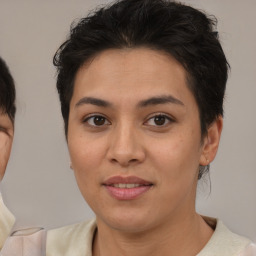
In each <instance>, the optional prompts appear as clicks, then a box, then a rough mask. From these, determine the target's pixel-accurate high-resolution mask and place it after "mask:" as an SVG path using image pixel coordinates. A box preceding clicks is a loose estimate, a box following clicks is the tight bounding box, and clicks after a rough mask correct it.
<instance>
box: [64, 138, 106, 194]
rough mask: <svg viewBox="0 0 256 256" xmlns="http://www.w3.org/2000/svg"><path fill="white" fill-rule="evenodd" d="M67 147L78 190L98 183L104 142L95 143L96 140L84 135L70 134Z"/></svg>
mask: <svg viewBox="0 0 256 256" xmlns="http://www.w3.org/2000/svg"><path fill="white" fill-rule="evenodd" d="M68 148H69V153H70V159H71V162H72V167H73V170H74V174H75V177H76V180H77V183H78V186H79V188H80V190H81V191H84V190H86V189H87V188H89V187H91V186H92V185H93V184H98V183H99V181H98V180H97V177H98V175H97V173H98V172H99V169H100V165H101V163H102V161H103V158H104V154H105V146H104V143H103V142H102V143H97V140H94V139H89V138H87V137H85V136H77V137H74V136H70V137H69V142H68ZM88 190H90V189H88ZM82 193H83V192H82ZM83 194H84V193H83Z"/></svg>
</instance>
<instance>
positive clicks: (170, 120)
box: [144, 112, 175, 127]
mask: <svg viewBox="0 0 256 256" xmlns="http://www.w3.org/2000/svg"><path fill="white" fill-rule="evenodd" d="M157 116H163V117H165V118H166V119H167V120H168V121H169V122H170V123H173V122H175V118H174V117H173V116H171V115H170V114H166V113H164V112H157V113H153V114H150V115H149V116H148V117H147V118H146V121H145V122H144V124H146V123H147V122H148V121H149V120H151V119H152V118H155V117H157ZM155 126H157V125H155ZM164 126H166V125H163V126H162V127H164ZM159 127H161V126H159Z"/></svg>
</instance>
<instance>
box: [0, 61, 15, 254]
mask: <svg viewBox="0 0 256 256" xmlns="http://www.w3.org/2000/svg"><path fill="white" fill-rule="evenodd" d="M15 112H16V107H15V86H14V81H13V78H12V76H11V74H10V72H9V69H8V67H7V65H6V63H5V62H4V60H3V59H1V58H0V182H1V180H2V179H3V177H4V174H5V170H6V166H7V163H8V160H9V157H10V153H11V147H12V141H13V135H14V117H15ZM0 185H1V183H0ZM0 192H1V191H0ZM14 222H15V218H14V216H13V215H12V214H11V212H10V211H9V210H8V209H7V208H6V206H5V205H4V202H3V199H2V195H1V194H0V250H1V249H2V247H3V245H4V242H5V240H6V239H7V237H8V236H9V234H10V232H11V230H12V227H13V225H14Z"/></svg>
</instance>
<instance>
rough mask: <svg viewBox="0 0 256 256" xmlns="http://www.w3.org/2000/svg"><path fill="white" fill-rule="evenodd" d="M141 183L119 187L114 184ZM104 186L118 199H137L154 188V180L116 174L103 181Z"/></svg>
mask: <svg viewBox="0 0 256 256" xmlns="http://www.w3.org/2000/svg"><path fill="white" fill-rule="evenodd" d="M120 183H121V184H139V185H140V186H139V187H133V188H118V187H114V184H120ZM103 185H104V187H105V188H106V189H107V191H108V193H109V194H110V195H111V196H112V197H114V198H115V199H118V200H132V199H135V198H137V197H139V196H141V195H142V194H144V193H145V192H147V191H148V190H149V189H150V188H152V185H153V184H152V182H149V181H146V180H144V179H141V178H138V177H136V176H129V177H122V176H114V177H111V178H109V179H107V180H106V181H105V182H103Z"/></svg>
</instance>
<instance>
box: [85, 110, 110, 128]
mask: <svg viewBox="0 0 256 256" xmlns="http://www.w3.org/2000/svg"><path fill="white" fill-rule="evenodd" d="M97 116H99V117H103V118H105V120H106V121H107V122H108V124H104V125H109V124H111V122H110V121H109V119H108V118H107V117H106V116H105V115H103V114H101V113H91V114H88V115H86V116H85V117H83V118H82V123H87V124H88V126H92V127H102V126H104V125H101V126H97V125H91V124H89V123H88V120H90V119H91V118H93V117H97Z"/></svg>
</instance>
